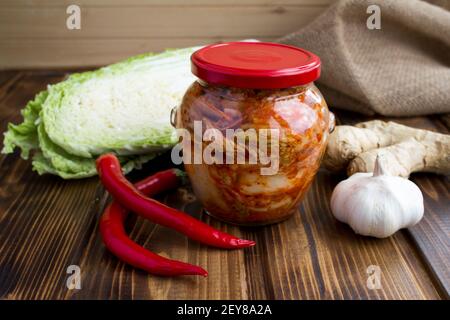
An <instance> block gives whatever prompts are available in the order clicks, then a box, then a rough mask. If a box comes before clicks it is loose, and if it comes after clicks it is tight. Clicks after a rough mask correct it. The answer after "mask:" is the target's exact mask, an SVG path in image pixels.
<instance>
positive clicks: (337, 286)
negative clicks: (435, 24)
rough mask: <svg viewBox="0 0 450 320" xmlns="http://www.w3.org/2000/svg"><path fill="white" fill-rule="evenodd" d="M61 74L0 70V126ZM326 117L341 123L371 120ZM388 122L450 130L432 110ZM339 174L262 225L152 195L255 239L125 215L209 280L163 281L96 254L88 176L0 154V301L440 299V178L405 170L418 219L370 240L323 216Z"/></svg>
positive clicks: (447, 259) (445, 292)
mask: <svg viewBox="0 0 450 320" xmlns="http://www.w3.org/2000/svg"><path fill="white" fill-rule="evenodd" d="M66 76H67V73H65V72H60V71H25V72H22V71H19V72H16V71H8V72H0V132H3V131H4V130H5V129H6V125H7V123H8V122H10V121H11V122H15V123H17V122H19V121H20V119H21V116H20V109H21V108H22V107H23V106H24V105H25V104H26V102H27V101H28V100H30V99H32V98H33V97H34V95H35V94H36V93H37V92H39V91H40V90H43V89H45V87H46V86H47V84H49V83H56V82H58V81H61V80H62V79H64V78H65V77H66ZM334 112H336V116H337V119H338V121H339V123H340V124H344V123H354V122H357V121H361V120H367V119H369V118H367V117H364V116H362V115H358V114H355V113H349V112H342V111H339V110H334ZM396 121H400V122H402V123H404V124H407V125H410V126H415V127H421V128H425V129H430V130H435V131H441V132H445V133H448V132H449V131H448V127H447V126H445V124H444V123H445V122H442V121H441V118H440V117H438V116H433V117H412V118H402V119H396ZM0 147H1V143H0ZM168 166H171V161H170V156H169V155H166V156H161V157H158V158H157V159H155V160H154V161H151V162H150V163H149V164H147V165H145V166H144V168H143V169H142V170H136V171H134V172H133V173H132V174H130V175H129V176H128V177H129V178H130V179H131V180H133V181H136V180H137V179H140V178H142V177H144V176H147V175H149V174H150V173H151V172H155V171H158V170H161V169H163V168H167V167H168ZM343 178H345V176H344V175H338V174H332V173H330V172H327V171H325V170H321V171H320V172H319V174H318V175H317V177H316V179H315V180H314V183H313V185H312V186H311V189H310V190H309V191H308V193H307V195H306V198H305V200H304V201H303V202H302V204H301V206H299V209H298V212H297V213H296V214H295V216H294V217H292V218H291V219H289V220H287V221H285V222H283V223H280V224H275V225H271V226H267V227H261V228H238V227H235V226H231V225H227V224H225V223H222V222H220V221H217V220H215V219H211V218H209V217H208V216H207V215H206V214H204V213H203V212H202V208H201V205H200V204H199V202H198V201H196V200H195V197H194V195H193V193H192V190H191V189H190V188H189V187H184V188H179V189H178V190H174V191H173V192H169V193H167V194H166V195H164V196H162V197H161V198H160V199H161V200H162V201H164V202H165V203H167V204H168V205H170V206H173V207H176V208H179V209H181V210H184V211H186V212H188V213H189V214H191V215H193V216H194V217H196V218H199V219H202V220H203V221H205V222H206V223H208V224H211V225H212V226H214V227H216V228H218V229H221V230H224V231H226V232H230V233H232V234H235V235H237V236H241V237H244V238H247V239H253V240H256V242H257V245H256V246H255V247H254V248H251V249H246V250H235V251H226V250H219V249H215V248H210V247H206V246H202V245H199V244H198V243H196V242H194V241H190V240H189V239H187V238H186V237H184V236H182V235H180V234H178V233H176V232H174V231H173V230H170V229H167V228H164V227H161V226H158V225H155V224H154V223H151V222H149V221H146V220H144V219H141V218H135V217H130V219H129V220H128V221H127V231H128V232H129V234H130V236H131V238H132V239H133V240H135V241H136V242H138V243H139V244H141V245H143V246H145V247H146V248H148V249H150V250H152V251H154V252H157V253H159V254H163V255H166V256H169V257H171V258H172V259H177V260H182V261H187V262H189V263H193V264H198V265H201V266H202V267H204V268H206V269H207V270H208V271H209V276H208V278H200V277H180V278H163V277H156V276H151V275H148V274H146V273H145V272H142V271H139V270H136V269H134V268H132V267H130V266H127V265H125V264H124V263H122V262H120V261H119V260H118V259H116V258H115V257H114V256H112V255H111V254H110V253H109V252H108V251H107V250H106V249H105V247H104V245H103V244H102V241H101V238H100V234H99V232H98V220H99V216H100V215H101V212H102V210H103V208H104V207H105V205H106V204H107V202H108V201H109V198H108V195H107V192H106V191H105V190H104V188H103V187H102V185H101V183H100V182H99V180H98V179H97V178H96V177H93V178H90V179H83V180H73V181H64V180H62V179H60V178H58V177H55V176H50V175H46V176H38V175H37V174H36V173H35V172H32V171H31V164H30V161H24V160H22V159H20V157H19V153H18V152H17V151H16V152H15V153H14V154H12V155H0V181H1V184H0V299H131V298H134V299H449V292H450V291H449V288H450V285H449V284H450V276H449V265H450V253H449V248H450V239H449V235H450V232H449V226H450V212H449V208H450V197H449V192H448V191H449V190H450V184H449V179H448V178H446V177H444V176H438V175H433V174H413V175H412V177H411V179H412V180H413V181H414V182H415V183H417V184H418V185H419V187H420V188H421V190H422V192H423V194H424V199H425V215H424V218H423V220H422V221H421V222H420V223H419V224H418V225H416V226H415V227H413V228H411V229H408V230H402V231H399V232H397V233H396V234H395V235H394V236H392V237H390V238H387V239H375V238H370V237H362V236H358V235H356V234H355V233H354V232H353V231H352V230H351V229H350V228H349V227H348V226H347V225H345V224H342V223H340V222H338V221H337V220H336V219H334V218H333V216H332V214H331V211H330V207H329V199H330V196H331V192H332V190H333V188H334V187H335V185H336V184H337V183H338V182H339V181H340V180H342V179H343ZM69 265H79V266H80V267H81V276H82V289H81V290H68V289H67V287H66V280H67V277H68V274H67V273H66V269H67V267H68V266H69ZM370 265H377V266H379V267H380V268H381V272H382V274H381V284H382V288H381V289H377V290H370V289H368V288H367V285H366V281H367V277H368V274H367V271H366V270H367V267H368V266H370Z"/></svg>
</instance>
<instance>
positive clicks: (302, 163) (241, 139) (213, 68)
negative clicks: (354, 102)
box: [175, 42, 334, 226]
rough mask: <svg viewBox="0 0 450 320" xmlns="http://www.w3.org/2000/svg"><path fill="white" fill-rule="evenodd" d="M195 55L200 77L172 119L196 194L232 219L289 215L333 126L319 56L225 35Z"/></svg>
mask: <svg viewBox="0 0 450 320" xmlns="http://www.w3.org/2000/svg"><path fill="white" fill-rule="evenodd" d="M191 61H192V72H193V73H194V75H196V76H197V77H198V80H197V81H196V82H194V83H193V84H192V85H191V86H190V88H189V89H188V90H187V92H186V94H185V95H184V98H183V100H182V103H181V106H180V107H179V108H178V110H177V113H176V120H175V121H176V126H177V128H180V129H185V132H187V133H188V136H189V137H190V139H187V136H183V138H182V140H183V142H182V143H181V144H182V145H183V160H184V166H185V169H186V172H187V173H188V176H189V178H190V180H191V183H192V186H193V189H194V192H195V194H196V196H197V198H198V199H199V200H200V201H201V203H202V204H203V206H204V208H205V209H206V211H207V212H208V214H210V215H212V216H213V217H216V218H218V219H221V220H223V221H226V222H230V223H234V224H239V225H250V226H251V225H263V224H270V223H275V222H279V221H282V220H284V219H286V218H288V217H290V216H291V215H292V214H294V213H295V212H296V211H297V210H298V206H299V202H300V201H301V200H302V198H303V197H304V195H305V193H306V191H307V190H308V187H309V186H310V184H311V182H312V181H313V179H314V176H315V175H316V173H317V171H318V169H319V166H320V161H321V158H322V155H323V154H324V151H325V147H326V144H327V139H328V134H329V130H330V128H332V127H333V126H334V118H333V116H332V114H331V113H330V112H329V111H328V108H327V105H326V103H325V100H324V98H323V97H322V95H321V93H320V92H319V90H318V89H317V87H316V86H315V85H314V83H313V81H314V80H316V79H317V78H318V77H319V74H320V60H319V58H318V57H317V56H315V55H314V54H312V53H310V52H308V51H306V50H303V49H300V48H296V47H291V46H286V45H281V44H275V43H263V42H231V43H222V44H215V45H211V46H207V47H204V48H202V49H200V50H198V51H197V52H195V53H194V54H193V55H192V58H191ZM188 149H189V150H188ZM196 152H197V153H196ZM199 153H200V155H199ZM238 160H239V161H238ZM255 160H256V161H255ZM264 170H265V171H264Z"/></svg>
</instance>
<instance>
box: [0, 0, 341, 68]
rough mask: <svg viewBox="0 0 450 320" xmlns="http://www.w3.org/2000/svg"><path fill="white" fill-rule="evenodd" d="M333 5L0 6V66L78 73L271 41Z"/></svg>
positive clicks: (138, 1)
mask: <svg viewBox="0 0 450 320" xmlns="http://www.w3.org/2000/svg"><path fill="white" fill-rule="evenodd" d="M334 1H335V0H317V1H316V0H281V1H278V0H263V1H259V0H222V1H216V0H190V1H183V0H168V1H163V0H133V1H126V3H124V2H123V1H122V2H120V1H115V0H114V1H109V0H108V1H105V0H91V1H87V0H84V1H77V2H76V4H77V5H78V6H79V7H80V12H81V26H80V27H81V28H80V29H77V30H69V29H68V28H67V26H66V20H67V18H68V17H69V15H68V14H67V13H66V9H67V7H68V6H69V5H72V4H74V2H73V1H68V0H63V1H61V0H44V1H39V2H36V1H26V0H2V1H0V68H10V69H11V68H40V67H41V68H47V69H48V68H53V67H82V66H84V67H85V66H97V65H104V64H109V63H112V62H114V61H118V60H120V59H123V58H125V57H129V56H131V55H136V54H139V53H144V52H159V51H162V50H165V49H167V48H179V47H185V46H194V45H202V44H208V43H214V42H218V41H230V40H242V39H249V38H257V39H259V40H263V41H264V40H267V41H269V40H273V39H276V38H279V37H281V36H284V35H286V34H288V33H290V32H293V31H296V30H298V29H299V28H300V27H302V26H304V25H306V24H307V23H309V22H310V21H312V20H313V19H314V18H315V17H317V16H318V15H319V14H320V13H321V12H323V11H324V10H325V8H326V7H327V6H328V5H329V4H330V3H332V2H334Z"/></svg>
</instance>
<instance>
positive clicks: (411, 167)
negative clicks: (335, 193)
mask: <svg viewBox="0 0 450 320" xmlns="http://www.w3.org/2000/svg"><path fill="white" fill-rule="evenodd" d="M378 155H379V156H381V157H382V158H383V162H384V163H385V167H386V170H387V171H388V172H389V173H390V174H391V175H395V176H401V177H408V176H409V175H410V174H411V173H412V172H418V171H424V172H434V173H440V174H446V175H448V174H450V135H448V134H441V133H436V132H432V131H428V130H422V129H415V128H411V127H408V126H404V125H401V124H398V123H395V122H384V121H380V120H373V121H367V122H362V123H359V124H357V125H356V126H337V127H336V129H335V131H334V132H333V133H332V134H331V135H330V139H329V141H328V147H327V151H326V154H325V157H324V161H323V164H324V166H325V167H326V168H328V169H330V170H333V171H337V170H343V169H344V168H347V174H348V175H352V174H354V173H356V172H372V171H373V169H374V168H373V167H374V163H375V159H376V157H377V156H378Z"/></svg>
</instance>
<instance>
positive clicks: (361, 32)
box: [279, 0, 450, 116]
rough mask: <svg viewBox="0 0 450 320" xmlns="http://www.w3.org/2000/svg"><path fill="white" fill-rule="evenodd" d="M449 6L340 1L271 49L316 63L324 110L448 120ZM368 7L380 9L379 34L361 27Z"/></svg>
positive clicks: (400, 0) (401, 0)
mask: <svg viewBox="0 0 450 320" xmlns="http://www.w3.org/2000/svg"><path fill="white" fill-rule="evenodd" d="M430 2H433V1H430ZM449 2H450V0H449V1H447V0H440V1H439V0H437V1H436V0H435V1H434V3H435V4H437V5H440V6H437V5H434V4H430V3H426V2H423V1H419V0H384V1H382V0H341V1H338V2H337V3H335V4H334V5H332V6H331V7H330V8H328V9H327V10H326V11H325V12H324V13H323V14H322V15H320V16H319V17H318V18H317V19H315V20H314V21H313V22H312V23H310V24H309V25H308V26H306V27H304V28H302V29H301V30H300V31H298V32H295V33H293V34H290V35H287V36H286V37H283V38H282V39H280V40H279V42H282V43H286V44H291V45H296V46H299V47H302V48H305V49H307V50H310V51H312V52H314V53H316V54H317V55H318V56H319V57H320V58H321V60H322V75H321V77H320V79H319V80H318V82H317V85H318V87H319V88H320V90H321V91H322V93H323V95H324V96H325V98H326V100H327V102H328V104H329V105H330V106H332V107H337V108H342V109H348V110H353V111H357V112H361V113H366V114H372V113H374V112H376V113H380V114H382V115H390V116H412V115H425V114H433V113H444V112H450V12H449V11H447V10H446V9H444V7H446V8H447V9H448V8H449V7H450V5H449ZM372 4H376V5H378V6H379V7H380V9H381V29H379V30H376V29H375V30H369V29H368V28H367V25H366V21H367V18H368V17H369V16H370V14H369V13H367V12H366V11H367V8H368V6H369V5H372Z"/></svg>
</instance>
